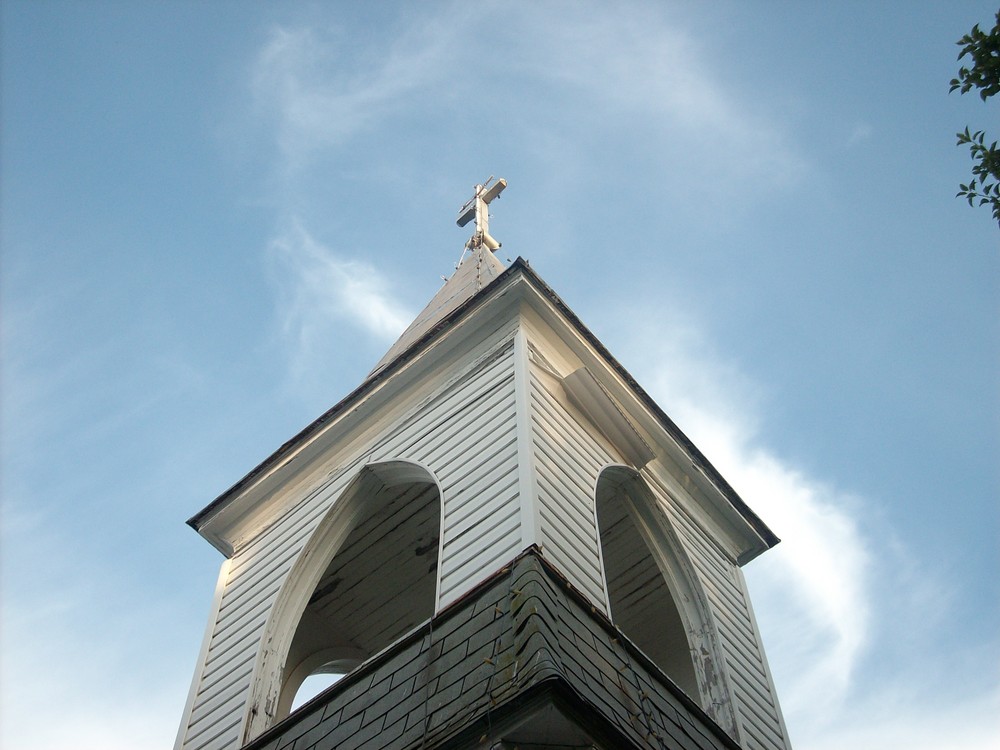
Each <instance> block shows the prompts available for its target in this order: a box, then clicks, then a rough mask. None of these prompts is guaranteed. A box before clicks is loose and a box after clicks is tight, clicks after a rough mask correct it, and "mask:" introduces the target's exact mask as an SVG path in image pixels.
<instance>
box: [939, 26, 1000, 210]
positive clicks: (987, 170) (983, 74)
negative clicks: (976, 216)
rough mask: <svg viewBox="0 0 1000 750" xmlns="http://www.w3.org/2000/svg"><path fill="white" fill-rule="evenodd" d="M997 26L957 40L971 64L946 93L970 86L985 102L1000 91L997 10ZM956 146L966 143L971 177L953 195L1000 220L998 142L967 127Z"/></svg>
mask: <svg viewBox="0 0 1000 750" xmlns="http://www.w3.org/2000/svg"><path fill="white" fill-rule="evenodd" d="M996 22H997V23H996V26H994V27H993V29H992V30H991V31H990V32H989V33H984V32H983V31H982V30H981V29H980V28H979V24H976V25H975V26H973V27H972V31H970V32H969V33H968V34H966V35H965V36H963V37H962V38H961V39H959V40H958V42H957V44H958V45H959V46H960V47H961V48H962V51H961V52H960V53H959V55H958V59H959V60H962V58H964V57H966V56H968V57H969V58H971V61H972V62H971V65H970V66H969V67H965V66H964V65H963V66H962V67H961V68H959V71H958V78H952V79H951V88H950V89H949V93H950V92H952V91H954V90H955V89H959V91H960V93H962V94H965V93H967V92H969V91H971V90H972V89H978V91H979V98H980V99H982V100H983V101H984V102H985V101H986V100H987V99H989V98H990V97H991V96H993V95H994V94H996V93H998V92H1000V11H998V12H997V15H996ZM956 135H957V137H958V143H957V145H959V146H963V145H968V146H969V151H970V152H971V156H972V161H973V162H975V165H974V166H973V167H972V180H971V181H970V182H969V184H967V185H959V191H958V193H957V194H956V196H955V197H961V198H965V199H966V200H968V201H969V205H970V206H973V205H976V201H978V203H979V205H980V206H985V205H989V206H991V207H992V209H993V218H994V219H995V220H996V221H997V222H998V223H1000V150H998V149H997V142H996V141H993V143H991V144H989V145H987V143H986V140H985V139H986V133H985V131H982V130H977V131H976V132H974V133H970V132H969V128H966V129H965V131H964V132H961V133H957V134H956Z"/></svg>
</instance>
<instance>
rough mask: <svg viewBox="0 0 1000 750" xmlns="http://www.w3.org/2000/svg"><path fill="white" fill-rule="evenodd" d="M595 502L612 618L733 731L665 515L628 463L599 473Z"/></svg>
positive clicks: (697, 602) (703, 620) (680, 550)
mask: <svg viewBox="0 0 1000 750" xmlns="http://www.w3.org/2000/svg"><path fill="white" fill-rule="evenodd" d="M595 505H596V514H597V528H598V536H599V538H600V549H601V562H602V566H603V569H604V576H605V586H606V591H607V595H608V607H609V614H610V617H611V620H612V622H614V623H615V625H616V626H618V627H619V628H620V629H621V630H622V632H623V633H625V635H627V636H628V637H629V639H630V640H632V641H633V642H634V643H635V644H636V645H637V646H638V647H639V648H640V649H642V651H643V652H644V653H645V654H646V655H647V656H648V657H649V658H650V659H652V660H653V662H654V663H656V665H657V666H659V667H660V669H661V670H662V671H663V672H664V673H665V674H666V675H667V676H668V677H670V678H671V679H672V680H673V681H674V682H675V683H676V684H677V685H678V686H679V687H681V688H682V689H683V690H684V691H685V692H686V693H688V695H690V696H691V697H692V698H693V699H695V700H696V701H697V702H698V703H699V704H700V705H701V706H702V708H703V709H705V711H706V712H707V713H708V714H709V715H710V716H712V718H714V719H715V720H716V721H717V722H718V723H719V724H720V725H721V726H722V727H723V728H724V729H726V731H728V732H729V733H730V734H734V733H735V732H736V731H737V726H736V715H735V711H734V707H733V705H732V702H731V700H730V698H729V690H728V689H727V686H726V684H725V681H726V678H725V668H724V664H725V662H724V661H723V655H722V651H721V649H720V647H719V644H718V640H717V638H716V636H715V627H714V624H713V622H712V616H711V612H710V611H709V608H708V605H707V598H706V596H705V594H704V591H703V590H702V587H701V583H700V581H699V580H698V577H697V575H696V574H695V572H694V568H693V567H692V564H691V561H690V560H689V558H688V556H687V554H686V552H685V550H684V547H683V545H682V544H681V542H680V539H679V538H678V536H677V533H676V531H675V530H674V528H673V525H672V524H671V522H670V519H669V518H668V517H667V515H666V513H665V512H664V510H663V508H662V507H661V506H660V504H659V502H658V501H657V499H656V497H655V495H654V494H653V492H652V490H650V488H649V486H648V485H647V484H646V482H645V480H644V479H643V478H642V476H641V475H640V474H639V472H638V471H636V470H635V469H633V468H632V467H629V466H622V465H611V466H607V467H605V468H604V469H603V470H602V471H601V473H600V475H599V476H598V479H597V485H596V488H595ZM734 736H735V734H734Z"/></svg>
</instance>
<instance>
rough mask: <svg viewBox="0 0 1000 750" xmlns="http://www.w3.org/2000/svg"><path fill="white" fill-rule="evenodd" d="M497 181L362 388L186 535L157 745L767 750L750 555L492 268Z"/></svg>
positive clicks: (605, 362)
mask: <svg viewBox="0 0 1000 750" xmlns="http://www.w3.org/2000/svg"><path fill="white" fill-rule="evenodd" d="M505 187H506V182H505V181H504V180H497V181H495V182H494V181H493V180H492V178H491V179H490V180H487V181H486V182H485V183H484V184H482V185H477V186H476V188H475V191H474V194H473V197H472V199H471V200H470V201H469V202H468V203H466V204H465V206H463V207H462V209H461V211H460V213H459V217H458V224H459V226H465V225H466V224H469V223H470V222H473V221H475V232H474V234H473V236H472V237H471V239H470V240H469V241H468V242H467V243H466V252H465V254H464V255H463V260H462V261H461V263H460V264H459V266H458V268H457V270H456V271H455V273H454V275H453V276H452V277H451V278H450V279H449V280H448V281H447V282H446V283H445V284H444V286H443V287H442V288H441V289H440V291H439V292H438V293H437V294H436V295H435V296H434V298H433V299H432V300H431V302H430V303H429V304H428V305H427V307H426V308H425V309H424V310H423V312H421V313H420V315H419V316H418V317H417V318H416V319H415V320H414V322H413V323H412V324H411V325H410V327H409V328H408V329H407V330H406V331H405V332H404V333H403V334H402V336H401V337H400V338H399V340H398V341H397V342H396V343H395V344H394V345H393V346H392V347H391V348H390V350H389V351H388V352H387V353H386V355H385V356H384V357H383V358H382V360H381V361H380V362H379V363H378V364H377V365H376V367H375V369H374V370H373V371H372V372H371V373H370V374H369V376H368V377H367V378H366V379H365V381H364V382H363V383H361V385H359V386H358V387H357V388H356V389H355V390H354V391H353V392H352V393H351V394H349V395H348V396H347V397H345V398H344V399H343V400H342V401H341V402H340V403H338V404H337V405H335V406H334V407H332V408H331V409H330V410H328V411H327V412H326V413H325V414H323V415H321V416H320V417H319V418H318V419H317V420H316V421H314V422H313V423H312V424H310V425H309V426H307V427H306V428H305V429H304V430H302V431H301V432H300V433H299V434H298V435H296V436H295V437H293V438H292V439H291V440H289V441H288V442H286V443H285V444H284V445H283V446H281V447H280V448H279V449H278V450H277V451H275V452H274V453H273V454H272V455H271V456H270V457H269V458H268V459H266V460H265V461H264V462H263V463H262V464H261V465H260V466H258V467H256V468H255V469H253V470H252V471H251V472H250V473H249V474H247V475H246V476H245V477H244V478H243V479H241V480H240V481H239V482H237V483H236V484H235V485H234V486H233V487H232V488H230V489H229V490H227V491H226V492H225V493H223V494H222V495H221V496H220V497H219V498H217V499H216V500H215V501H213V502H212V503H211V504H210V505H208V506H207V507H206V508H205V509H204V510H202V511H201V512H199V513H198V514H196V515H195V516H194V517H193V518H191V519H190V520H189V522H188V523H189V524H190V525H191V526H192V527H193V528H194V529H195V530H196V531H198V533H199V534H201V535H202V536H203V537H204V538H205V539H206V540H207V541H208V542H209V543H211V544H212V545H214V546H215V547H216V548H217V549H218V550H219V551H220V552H221V553H222V554H223V556H224V557H225V560H224V562H223V564H222V571H221V573H220V576H219V582H218V586H217V590H216V596H215V601H214V604H213V609H212V614H211V617H210V621H209V625H208V630H207V632H206V636H205V641H204V644H203V647H202V650H201V653H200V655H199V657H198V662H197V667H196V670H195V675H194V679H193V682H192V686H191V691H190V695H189V698H188V702H187V705H186V707H185V711H184V716H183V718H182V721H181V726H180V729H179V732H178V737H177V743H176V745H175V748H176V750H236V749H237V748H242V747H248V748H254V749H256V750H264V749H265V748H267V749H268V750H281V749H282V748H292V747H294V749H295V750H324V749H327V748H329V749H333V748H365V749H369V748H370V749H371V750H374V749H375V748H379V749H387V750H388V749H395V748H400V749H403V748H414V749H415V748H428V749H429V748H478V747H487V748H513V747H520V748H533V747H535V748H538V747H542V746H544V747H562V748H570V747H573V748H577V747H593V748H608V749H610V748H633V747H634V748H659V749H663V748H754V749H756V748H761V749H763V750H782V749H784V748H788V747H789V743H788V739H787V735H786V731H785V727H784V722H783V719H782V717H781V710H780V708H779V705H778V700H777V696H776V694H775V691H774V686H773V684H772V680H771V676H770V672H769V670H768V667H767V661H766V659H765V657H764V652H763V648H762V646H761V641H760V637H759V634H758V631H757V625H756V623H755V620H754V616H753V611H752V609H751V607H750V599H749V595H748V593H747V590H746V585H745V583H744V579H743V576H742V573H741V571H740V567H741V566H742V565H743V564H745V563H746V562H748V561H749V560H752V559H753V558H754V557H756V556H757V555H759V554H760V553H762V552H764V551H765V550H767V549H768V548H770V547H771V546H773V545H775V544H777V542H778V539H777V537H776V536H775V535H774V534H773V533H772V532H771V531H770V530H769V529H768V528H767V526H766V525H765V524H764V523H763V522H762V521H761V520H760V519H759V518H758V517H757V516H756V515H755V514H754V513H753V511H751V510H750V508H749V507H747V505H746V504H745V503H744V502H743V500H742V499H741V498H740V497H739V496H738V495H737V493H736V492H735V491H734V490H733V488H732V487H730V486H729V484H728V483H726V481H725V480H724V479H723V478H722V477H721V476H720V475H719V473H718V472H717V471H716V470H715V469H714V467H713V466H712V465H711V463H709V461H708V460H707V459H706V458H705V456H703V455H702V454H701V452H700V451H699V450H698V449H697V448H696V447H695V446H694V445H693V444H692V443H691V441H690V440H688V438H687V437H685V435H684V434H683V433H682V432H681V431H680V429H678V427H677V426H676V425H675V424H674V423H673V422H672V421H671V420H670V418H669V417H668V416H667V415H666V414H665V413H663V411H662V410H661V409H660V408H659V407H658V406H657V405H656V404H655V403H654V402H653V400H652V399H651V398H650V397H649V396H648V395H647V394H646V393H645V391H643V390H642V388H641V387H640V386H639V384H638V383H636V382H635V380H634V379H633V378H632V377H631V376H630V375H629V374H628V373H627V372H626V371H625V369H624V368H622V366H621V365H620V364H618V362H617V361H616V360H615V359H614V358H613V357H612V356H611V354H610V353H609V352H608V351H607V350H606V349H605V348H604V346H603V345H602V344H601V342H600V341H598V339H597V338H596V337H595V336H594V335H593V334H592V333H591V332H590V331H589V330H588V329H587V328H586V327H585V326H584V325H583V324H582V323H581V322H580V320H579V319H578V318H577V317H576V315H575V314H574V313H573V311H572V310H570V308H569V307H568V306H567V305H566V304H565V303H564V302H563V301H562V300H561V299H560V298H559V297H558V296H557V295H556V294H555V292H554V291H553V290H552V289H551V288H550V287H549V286H548V285H546V284H545V283H544V282H543V281H542V280H541V278H540V277H539V276H538V275H537V274H536V273H535V272H534V270H532V268H531V267H530V266H529V265H528V263H527V262H526V261H524V260H523V259H521V258H518V259H517V260H516V261H514V262H513V263H512V264H511V265H510V266H509V267H508V268H504V266H503V264H501V263H500V262H499V260H498V259H497V258H496V257H495V255H494V252H495V250H496V249H497V248H498V247H499V246H500V243H499V242H497V241H496V240H495V239H494V238H493V237H492V236H491V234H490V232H489V227H488V218H489V205H490V204H491V202H492V201H493V200H495V199H496V198H497V197H499V195H500V193H501V191H502V190H503V189H504V188H505ZM323 673H331V674H337V675H342V676H341V677H340V678H339V680H337V681H336V682H335V683H334V684H333V685H331V686H330V687H328V688H326V689H325V690H323V691H322V692H320V693H319V694H318V695H316V696H315V697H313V698H312V699H311V700H308V701H307V702H306V703H305V704H304V705H302V706H300V707H297V708H296V709H294V710H293V708H292V707H293V705H294V700H295V697H296V694H297V693H298V691H299V689H300V686H301V685H302V684H303V681H304V680H305V679H306V678H307V677H309V676H311V675H316V674H323Z"/></svg>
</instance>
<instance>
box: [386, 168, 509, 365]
mask: <svg viewBox="0 0 1000 750" xmlns="http://www.w3.org/2000/svg"><path fill="white" fill-rule="evenodd" d="M505 187H507V180H505V179H503V178H500V179H499V180H497V181H496V182H494V181H493V176H492V175H490V178H489V179H488V180H486V182H485V183H483V184H482V185H476V187H475V192H474V194H473V196H472V198H471V199H470V200H469V201H468V202H466V204H465V205H464V206H462V208H461V210H460V211H459V214H458V221H457V224H458V225H459V226H460V227H464V226H465V225H466V224H468V223H469V222H470V221H472V220H473V219H475V222H476V231H475V234H473V235H472V237H470V238H469V241H468V242H466V243H465V250H464V251H463V252H462V258H461V260H460V261H459V264H458V267H457V268H456V270H455V273H454V274H452V276H451V278H450V279H448V280H447V281H446V282H445V284H444V286H443V287H441V288H440V289H439V290H438V293H437V294H435V295H434V298H433V299H432V300H431V301H430V302H429V303H428V305H427V307H425V308H424V309H423V311H422V312H421V313H420V314H419V315H418V316H417V317H416V318H415V319H414V321H413V322H412V323H410V326H409V327H408V328H407V329H406V330H405V331H403V334H402V335H401V336H400V337H399V338H398V339H397V340H396V343H395V344H393V345H392V347H390V349H389V351H387V352H386V353H385V356H384V357H382V359H380V360H379V362H378V364H377V365H375V369H373V370H372V371H371V372H370V373H368V377H372V376H373V375H375V374H377V373H379V372H381V371H382V370H383V369H385V367H386V366H387V365H388V364H389V363H390V362H392V361H393V360H394V359H396V357H398V356H399V355H400V354H402V353H403V352H405V351H406V350H407V349H409V348H410V346H412V345H413V344H414V343H416V341H418V340H419V339H420V337H421V336H423V335H424V334H425V333H427V332H428V331H429V330H431V329H432V328H433V327H434V326H435V325H437V324H438V323H440V322H441V321H442V320H443V319H444V318H445V317H446V316H447V315H448V314H449V313H451V312H453V311H454V310H457V309H458V308H459V307H460V306H461V305H462V304H463V303H465V302H466V301H467V300H469V299H470V298H471V297H472V296H473V295H475V294H476V293H477V292H479V291H480V290H482V289H483V288H484V287H486V286H487V285H489V283H490V282H491V281H493V279H495V278H496V277H497V276H499V275H500V274H501V273H503V271H504V266H503V263H501V262H500V260H499V259H498V258H497V257H496V255H494V253H495V252H496V250H497V249H498V248H499V247H500V243H499V242H497V241H496V240H495V239H493V237H491V236H490V233H489V209H488V206H489V204H490V203H491V202H492V201H493V200H494V199H496V197H497V196H499V195H500V193H501V192H502V191H503V189H504V188H505Z"/></svg>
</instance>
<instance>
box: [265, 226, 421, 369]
mask: <svg viewBox="0 0 1000 750" xmlns="http://www.w3.org/2000/svg"><path fill="white" fill-rule="evenodd" d="M269 254H270V257H271V259H272V261H273V267H274V269H275V276H276V279H277V281H278V284H279V288H280V299H279V317H280V322H281V328H282V333H283V336H284V340H285V341H286V342H288V343H289V344H290V346H291V349H292V352H291V372H292V376H293V378H294V379H299V378H301V377H303V376H304V375H305V374H306V372H307V371H308V370H309V369H311V368H314V367H315V366H316V365H317V363H319V362H321V361H323V360H327V359H329V358H330V356H331V355H335V354H336V353H337V351H338V350H342V349H343V347H345V346H350V339H351V338H352V336H351V335H350V333H345V330H344V329H345V325H346V326H348V327H350V328H353V329H356V330H357V331H360V332H361V333H363V334H364V336H366V337H368V338H370V339H375V340H382V341H384V342H385V343H386V344H387V345H388V344H389V343H391V342H392V341H393V340H394V339H395V338H396V337H397V336H399V334H400V333H402V332H403V329H405V328H406V326H407V325H409V323H410V321H411V320H412V319H413V314H412V313H411V312H410V311H409V310H407V309H406V308H404V307H403V306H402V305H400V304H399V303H398V302H396V301H395V299H393V295H392V293H391V290H390V288H389V284H388V282H387V281H386V279H385V278H384V277H383V276H382V274H381V273H379V271H378V270H377V269H376V268H375V267H374V266H372V265H371V264H369V263H365V262H362V261H358V260H349V259H344V258H341V257H339V256H337V255H336V254H335V253H333V251H331V250H330V249H329V248H327V247H325V246H324V245H322V244H320V243H319V242H317V241H316V240H315V239H313V237H312V236H311V235H310V234H309V232H307V231H306V230H305V229H304V228H303V227H302V226H301V225H300V224H299V223H298V222H293V223H292V225H291V226H290V228H289V229H288V230H287V231H286V232H285V233H283V234H282V235H281V236H279V237H277V238H276V239H274V240H273V241H272V242H271V245H270V248H269Z"/></svg>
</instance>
